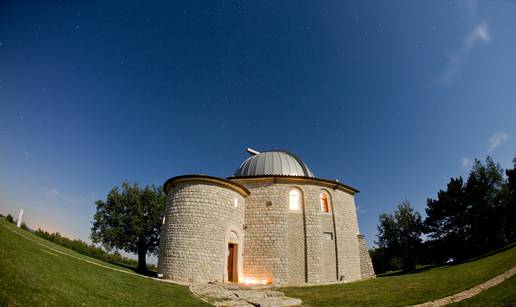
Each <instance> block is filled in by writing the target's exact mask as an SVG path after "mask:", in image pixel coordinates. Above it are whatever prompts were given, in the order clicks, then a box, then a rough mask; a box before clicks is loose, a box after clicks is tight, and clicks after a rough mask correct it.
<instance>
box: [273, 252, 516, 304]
mask: <svg viewBox="0 0 516 307" xmlns="http://www.w3.org/2000/svg"><path fill="white" fill-rule="evenodd" d="M514 265H516V247H512V248H510V249H508V250H505V251H502V252H500V253H497V254H494V255H492V256H489V257H485V258H481V259H478V260H476V261H472V262H468V263H463V264H459V265H455V266H441V267H436V268H430V269H428V270H426V271H423V272H420V273H414V274H406V275H399V276H386V277H378V278H376V279H371V280H366V281H360V282H355V283H350V284H337V285H330V286H314V287H300V288H284V289H282V290H283V291H284V292H285V293H286V294H287V295H288V296H291V297H298V298H300V299H302V300H303V302H304V303H305V304H307V305H311V306H364V305H382V306H405V305H412V304H417V303H423V302H426V301H429V300H433V299H437V298H441V297H445V296H448V295H451V294H455V293H457V292H460V291H462V290H465V289H468V288H471V287H473V286H475V285H477V284H479V283H482V282H484V281H486V280H488V279H490V278H492V277H494V276H496V275H498V274H500V273H503V272H505V271H506V270H508V269H510V268H511V267H513V266H514ZM513 282H514V281H513ZM512 285H513V286H514V284H512ZM509 287H510V284H509ZM513 289H514V288H513ZM504 290H505V288H504V289H499V290H498V291H502V292H503V291H504ZM494 295H501V294H500V293H495V294H494ZM508 295H509V296H510V297H511V298H512V300H514V298H515V296H516V292H515V291H512V292H510V293H509V294H508Z"/></svg>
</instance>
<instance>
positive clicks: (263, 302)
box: [248, 296, 303, 307]
mask: <svg viewBox="0 0 516 307" xmlns="http://www.w3.org/2000/svg"><path fill="white" fill-rule="evenodd" d="M248 302H249V303H251V304H253V305H254V306H256V307H283V306H298V305H301V304H302V303H303V302H302V301H301V300H300V299H298V298H291V297H286V296H283V297H267V298H262V299H250V300H248Z"/></svg>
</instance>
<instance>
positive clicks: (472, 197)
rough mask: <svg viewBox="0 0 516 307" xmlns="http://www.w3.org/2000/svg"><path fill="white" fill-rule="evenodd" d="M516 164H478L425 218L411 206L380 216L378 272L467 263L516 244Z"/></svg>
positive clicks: (431, 204)
mask: <svg viewBox="0 0 516 307" xmlns="http://www.w3.org/2000/svg"><path fill="white" fill-rule="evenodd" d="M513 163H514V167H513V168H512V169H507V170H505V171H504V170H503V169H502V168H501V166H500V164H498V163H495V162H494V161H493V160H492V159H491V157H487V158H486V163H485V165H484V164H482V162H481V161H479V160H477V159H475V161H474V163H473V166H472V168H471V171H470V173H469V175H468V178H467V179H466V180H463V179H462V177H458V178H451V179H450V181H449V182H448V184H447V186H446V188H445V189H443V190H440V191H439V192H438V193H437V197H436V198H435V199H432V198H429V199H428V200H427V203H426V208H425V212H426V218H425V219H423V218H422V217H421V215H420V214H419V213H418V212H417V211H415V210H414V208H413V207H412V206H411V205H410V203H409V202H408V201H404V202H403V203H402V204H400V205H399V206H398V207H397V209H396V210H395V212H394V213H393V214H382V215H380V219H379V225H378V234H377V242H376V243H377V244H378V247H377V248H375V249H372V250H370V255H371V259H372V261H373V266H374V268H375V272H376V273H377V274H379V273H382V272H386V271H393V270H399V269H403V270H404V271H411V270H414V269H415V265H416V263H417V264H441V263H449V262H461V261H464V260H467V259H471V258H474V257H478V256H481V255H484V254H486V253H489V252H491V251H494V250H496V249H500V248H503V247H504V246H507V245H509V244H511V243H513V242H515V241H516V156H515V158H514V160H513ZM423 235H426V237H423ZM423 238H425V240H423Z"/></svg>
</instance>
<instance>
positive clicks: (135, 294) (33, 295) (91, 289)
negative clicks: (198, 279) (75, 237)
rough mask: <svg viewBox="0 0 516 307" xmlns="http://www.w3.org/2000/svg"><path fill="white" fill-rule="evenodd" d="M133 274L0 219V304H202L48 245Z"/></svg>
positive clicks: (173, 288)
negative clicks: (21, 235) (50, 248)
mask: <svg viewBox="0 0 516 307" xmlns="http://www.w3.org/2000/svg"><path fill="white" fill-rule="evenodd" d="M5 226H7V227H9V228H10V229H13V230H15V231H16V232H18V233H21V234H23V235H25V236H28V237H29V238H31V239H32V240H34V241H36V242H39V243H42V244H44V245H45V246H50V247H52V248H55V249H57V250H60V251H63V252H65V253H66V254H68V255H72V256H74V257H77V258H80V259H84V260H88V261H92V262H95V263H99V264H102V265H105V266H108V267H112V268H116V269H119V270H123V271H127V272H131V273H132V271H130V270H128V269H125V268H123V267H119V266H115V265H112V264H109V263H105V262H102V261H99V260H96V259H93V258H90V257H87V256H84V255H80V254H78V253H76V252H73V251H71V250H69V249H66V248H63V247H61V246H58V245H56V244H53V243H51V242H48V241H46V240H43V239H41V238H38V237H36V236H34V235H32V234H30V233H29V232H26V231H24V230H21V229H17V228H15V227H14V226H13V225H11V224H8V223H7V222H6V221H5V220H4V219H0V285H1V286H0V305H2V306H3V305H24V306H34V305H38V306H39V305H52V306H53V305H66V306H68V305H83V306H84V305H89V306H92V305H93V306H100V305H110V306H111V305H133V306H134V305H150V306H156V305H161V306H203V305H205V304H204V303H203V302H202V301H200V300H198V299H197V298H195V297H194V296H193V295H192V294H191V293H190V292H189V290H188V288H186V287H184V286H179V285H175V284H170V283H164V282H159V281H155V280H152V279H148V278H143V277H141V276H137V275H134V274H126V273H122V272H117V271H113V270H109V269H107V268H104V267H99V266H96V265H93V264H90V263H86V262H83V261H80V260H77V259H74V258H71V257H68V256H65V255H61V254H59V253H57V252H55V251H52V250H49V249H47V248H44V247H42V246H40V245H38V244H36V243H34V242H32V241H29V240H27V239H25V238H22V237H20V236H18V235H16V234H15V233H13V232H12V231H9V229H6V228H5Z"/></svg>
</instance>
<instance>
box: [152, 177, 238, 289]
mask: <svg viewBox="0 0 516 307" xmlns="http://www.w3.org/2000/svg"><path fill="white" fill-rule="evenodd" d="M243 195H245V193H239V192H237V191H234V190H232V189H229V188H228V187H225V186H223V185H220V184H218V183H217V182H216V181H209V180H202V179H201V180H199V179H198V180H194V181H191V180H187V181H185V182H178V183H177V184H176V185H175V186H174V188H173V189H170V190H169V191H168V205H167V206H166V209H165V210H166V211H165V224H164V225H163V226H162V230H161V239H160V255H159V258H158V272H159V273H160V274H163V277H164V278H167V279H172V280H176V281H182V282H208V281H222V280H227V279H228V278H227V268H226V265H227V263H226V261H225V259H226V258H227V246H228V243H234V244H237V246H238V249H237V255H238V259H237V263H239V268H238V270H237V271H238V272H242V271H243V267H242V264H243V261H242V253H243V248H244V242H245V241H244V232H243V226H244V210H245V202H244V197H243ZM238 260H239V261H238ZM240 275H241V274H240ZM239 277H240V276H239Z"/></svg>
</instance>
